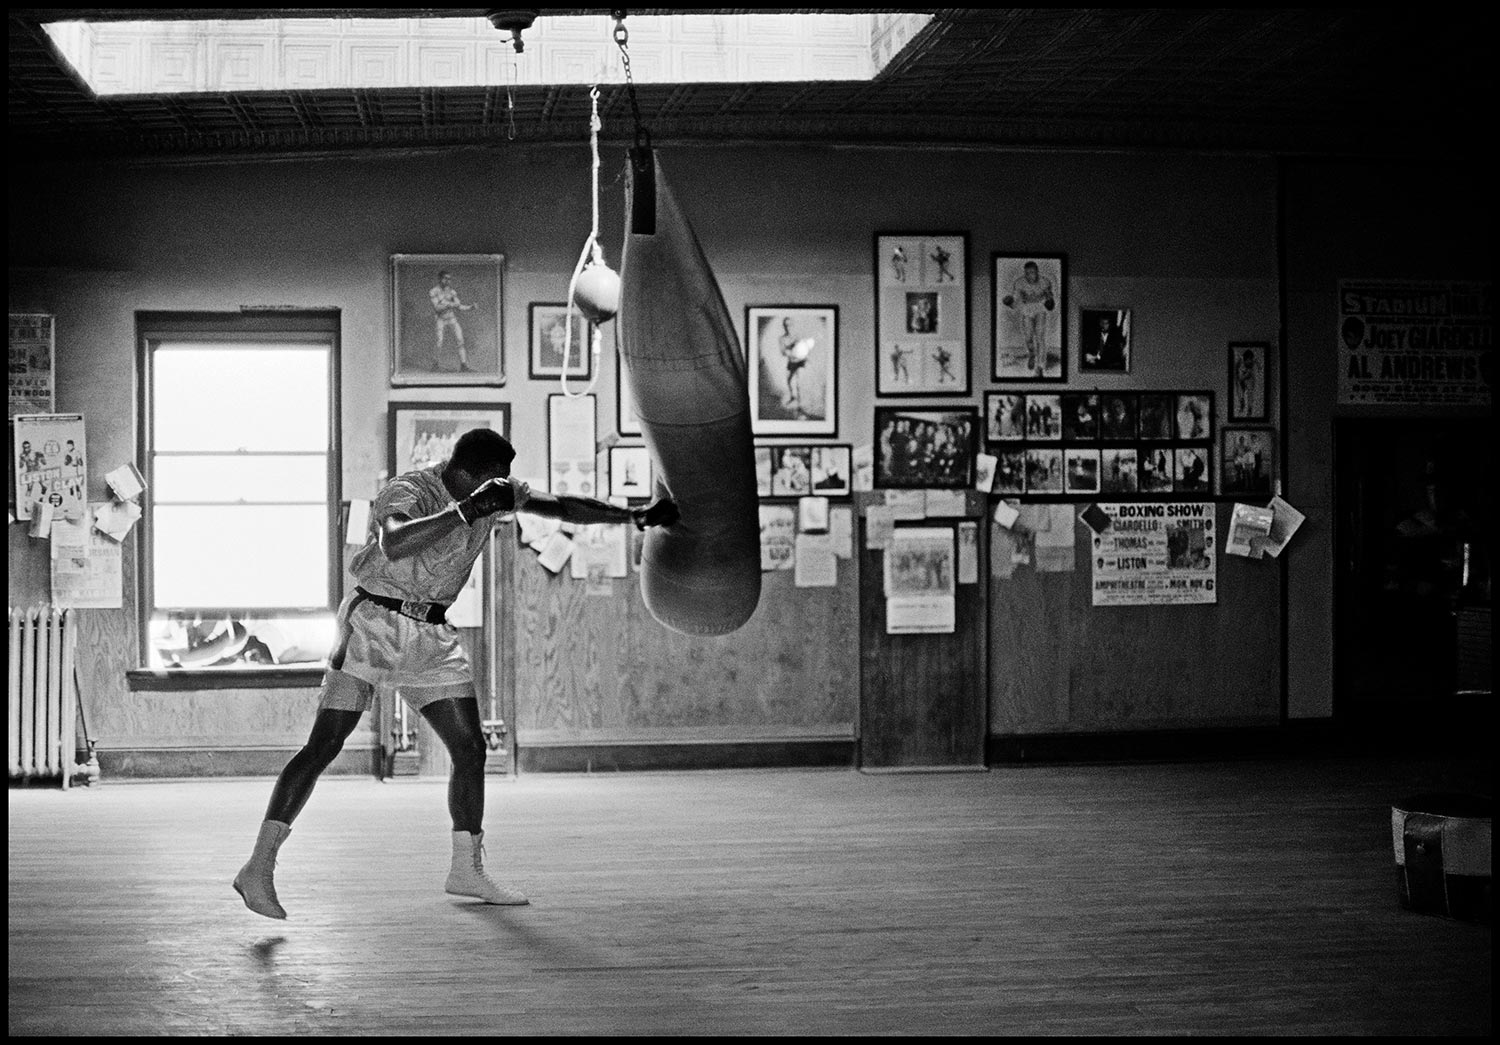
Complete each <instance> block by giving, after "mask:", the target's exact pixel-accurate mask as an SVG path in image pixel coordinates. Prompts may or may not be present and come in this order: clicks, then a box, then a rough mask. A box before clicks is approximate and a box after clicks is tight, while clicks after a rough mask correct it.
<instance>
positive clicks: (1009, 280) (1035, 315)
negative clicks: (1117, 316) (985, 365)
mask: <svg viewBox="0 0 1500 1045" xmlns="http://www.w3.org/2000/svg"><path fill="white" fill-rule="evenodd" d="M991 273H992V276H993V280H994V284H993V289H994V301H993V302H992V303H991V304H992V306H993V308H992V311H991V315H992V316H993V317H994V321H993V326H994V342H995V358H994V372H993V374H992V375H991V376H992V377H993V379H994V380H996V381H1066V380H1067V379H1068V351H1067V344H1068V303H1067V261H1066V259H1065V258H1064V257H1063V255H1061V254H998V253H997V254H994V255H992V256H991Z"/></svg>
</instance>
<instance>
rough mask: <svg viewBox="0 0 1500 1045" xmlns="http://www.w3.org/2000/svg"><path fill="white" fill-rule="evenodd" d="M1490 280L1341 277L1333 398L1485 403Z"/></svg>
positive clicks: (1491, 344) (1490, 345)
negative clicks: (1337, 364) (1336, 394)
mask: <svg viewBox="0 0 1500 1045" xmlns="http://www.w3.org/2000/svg"><path fill="white" fill-rule="evenodd" d="M1493 286H1494V284H1492V283H1488V282H1484V283H1478V282H1475V283H1465V282H1454V281H1444V280H1436V281H1406V280H1341V281H1340V282H1339V314H1338V323H1339V329H1338V338H1339V341H1338V345H1339V347H1338V353H1339V390H1338V405H1340V406H1350V405H1354V404H1360V405H1381V406H1473V407H1488V406H1490V404H1491V394H1490V385H1491V382H1492V381H1493V380H1494V365H1495V364H1494V354H1495V330H1494V326H1493V316H1494V310H1493V309H1494V306H1493V303H1492V301H1491V294H1492V291H1493Z"/></svg>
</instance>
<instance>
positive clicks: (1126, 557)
mask: <svg viewBox="0 0 1500 1045" xmlns="http://www.w3.org/2000/svg"><path fill="white" fill-rule="evenodd" d="M1099 508H1100V510H1101V511H1103V512H1104V513H1105V514H1106V515H1108V516H1109V525H1108V526H1106V527H1105V528H1104V529H1103V531H1102V532H1100V533H1095V534H1094V535H1093V538H1092V545H1093V554H1092V556H1090V558H1091V559H1092V561H1093V570H1094V576H1093V590H1094V597H1093V604H1094V605H1095V606H1184V605H1201V604H1204V603H1214V602H1217V601H1218V595H1217V593H1216V590H1215V589H1216V587H1217V585H1216V579H1217V559H1216V558H1215V554H1214V553H1215V549H1214V506H1213V505H1212V504H1209V503H1203V502H1183V503H1176V502H1172V503H1166V504H1108V503H1102V504H1100V505H1099Z"/></svg>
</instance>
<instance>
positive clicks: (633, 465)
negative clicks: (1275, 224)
mask: <svg viewBox="0 0 1500 1045" xmlns="http://www.w3.org/2000/svg"><path fill="white" fill-rule="evenodd" d="M651 478H652V477H651V451H650V450H648V449H646V447H644V446H611V447H610V448H609V495H610V496H611V497H638V498H644V499H649V498H650V497H651V495H652V493H653V492H654V486H653V484H652V482H651Z"/></svg>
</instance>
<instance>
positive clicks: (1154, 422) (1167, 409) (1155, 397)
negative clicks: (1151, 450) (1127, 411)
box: [1137, 392, 1177, 440]
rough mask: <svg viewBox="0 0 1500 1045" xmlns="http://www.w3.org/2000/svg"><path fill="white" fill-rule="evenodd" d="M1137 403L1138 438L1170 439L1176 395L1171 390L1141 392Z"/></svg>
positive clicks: (1174, 415)
mask: <svg viewBox="0 0 1500 1045" xmlns="http://www.w3.org/2000/svg"><path fill="white" fill-rule="evenodd" d="M1139 403H1140V412H1139V414H1138V415H1137V417H1138V419H1139V421H1138V423H1139V430H1140V433H1141V434H1140V438H1142V439H1148V440H1158V439H1171V438H1172V431H1173V424H1174V421H1175V418H1176V416H1177V397H1176V396H1175V395H1173V394H1172V393H1171V392H1142V393H1141V396H1140V400H1139Z"/></svg>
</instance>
